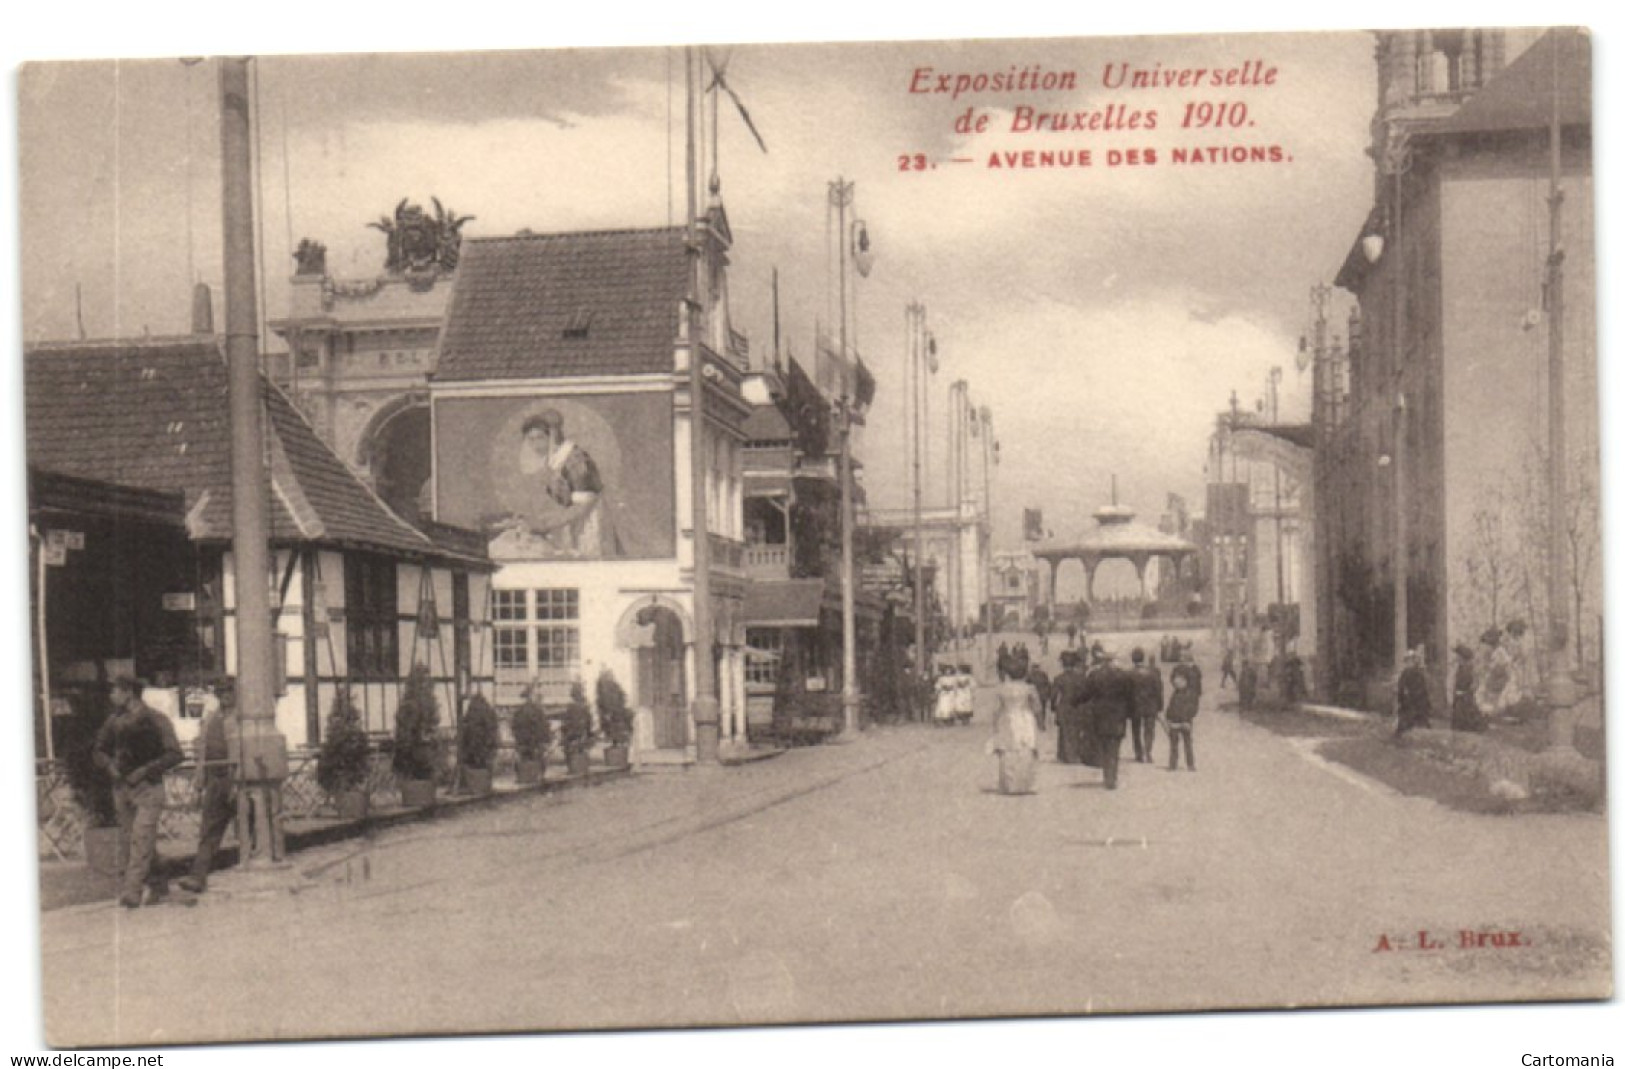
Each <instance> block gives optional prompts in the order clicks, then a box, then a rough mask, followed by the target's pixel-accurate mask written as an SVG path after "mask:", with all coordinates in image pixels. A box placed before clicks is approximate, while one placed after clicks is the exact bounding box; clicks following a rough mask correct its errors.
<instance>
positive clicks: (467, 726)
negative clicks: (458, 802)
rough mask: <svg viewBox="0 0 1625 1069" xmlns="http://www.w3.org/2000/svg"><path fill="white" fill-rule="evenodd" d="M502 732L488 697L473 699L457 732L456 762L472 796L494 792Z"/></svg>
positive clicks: (475, 697) (479, 696) (475, 696)
mask: <svg viewBox="0 0 1625 1069" xmlns="http://www.w3.org/2000/svg"><path fill="white" fill-rule="evenodd" d="M499 731H500V727H499V725H498V724H497V711H496V710H495V709H493V708H491V703H490V702H488V701H486V700H485V695H483V694H476V695H474V697H472V698H470V699H469V702H468V708H467V709H465V710H464V711H463V723H462V726H461V727H460V728H459V729H458V732H457V760H458V763H459V764H460V765H462V769H463V787H464V789H466V790H467V791H468V792H469V793H470V794H490V793H491V762H492V760H493V759H494V758H495V757H496V753H497V742H498V741H499Z"/></svg>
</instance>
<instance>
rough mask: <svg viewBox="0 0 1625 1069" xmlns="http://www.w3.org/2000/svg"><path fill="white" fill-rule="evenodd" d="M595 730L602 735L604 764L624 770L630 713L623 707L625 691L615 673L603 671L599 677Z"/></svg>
mask: <svg viewBox="0 0 1625 1069" xmlns="http://www.w3.org/2000/svg"><path fill="white" fill-rule="evenodd" d="M597 697H598V727H599V730H601V731H602V732H603V733H604V738H605V740H606V745H605V746H604V764H606V765H608V766H609V767H610V768H625V767H627V765H628V764H630V763H631V762H630V761H629V757H630V755H631V745H632V710H631V709H629V708H627V705H626V691H625V690H624V689H622V687H621V685H620V683H618V682H616V680H615V674H614V673H613V672H611V671H610V670H609V669H607V668H606V669H604V670H603V671H602V672H600V673H599V675H598V694H597Z"/></svg>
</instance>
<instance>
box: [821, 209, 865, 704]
mask: <svg viewBox="0 0 1625 1069" xmlns="http://www.w3.org/2000/svg"><path fill="white" fill-rule="evenodd" d="M852 187H853V183H851V182H847V181H844V180H842V179H840V178H837V179H835V181H834V182H832V183H830V187H829V190H830V200H831V201H832V202H833V203H834V206H835V211H836V228H835V229H836V238H835V240H836V255H837V258H838V259H839V261H840V263H839V267H838V269H837V283H838V286H839V292H840V328H839V329H840V333H839V342H840V350H839V351H840V360H841V363H840V365H839V370H840V373H841V383H840V398H839V400H838V402H837V413H838V415H839V418H840V428H839V429H840V435H841V440H840V446H841V452H840V480H841V712H842V720H843V723H844V725H845V730H846V731H847V733H848V734H856V732H857V730H858V705H859V702H860V697H859V693H858V636H857V624H858V613H857V590H856V589H855V588H856V585H857V568H856V566H855V563H854V560H853V545H852V541H853V526H854V522H855V518H854V515H853V507H852V386H851V378H852V376H851V375H850V374H849V373H848V372H847V368H846V361H847V360H848V356H847V350H846V255H847V249H846V242H847V233H846V208H847V205H848V204H850V203H852Z"/></svg>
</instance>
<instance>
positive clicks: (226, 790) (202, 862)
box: [179, 679, 242, 894]
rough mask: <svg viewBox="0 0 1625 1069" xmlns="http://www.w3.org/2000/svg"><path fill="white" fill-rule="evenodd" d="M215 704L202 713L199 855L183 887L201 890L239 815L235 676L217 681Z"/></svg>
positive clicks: (198, 756)
mask: <svg viewBox="0 0 1625 1069" xmlns="http://www.w3.org/2000/svg"><path fill="white" fill-rule="evenodd" d="M212 705H213V707H212V708H210V709H209V711H208V712H207V713H205V714H204V716H203V724H202V726H201V727H199V729H198V735H197V752H196V763H197V793H198V801H199V805H200V807H201V809H202V819H201V822H200V824H199V826H198V837H197V856H196V857H194V858H193V859H192V872H191V875H189V876H184V877H182V878H181V880H180V881H179V882H180V885H181V888H182V889H183V890H186V891H191V892H192V893H193V894H200V893H202V892H203V891H204V890H205V889H207V887H208V884H209V870H210V869H211V868H212V867H213V866H214V855H215V853H216V852H217V851H218V850H219V849H220V841H221V840H222V839H224V838H225V835H226V829H227V828H229V827H231V821H232V818H234V817H235V816H236V815H237V762H238V761H239V759H240V752H241V748H242V727H241V722H240V721H239V719H238V717H237V688H236V683H235V681H233V680H230V679H225V680H222V681H220V682H219V683H217V684H215V688H214V701H213V703H212Z"/></svg>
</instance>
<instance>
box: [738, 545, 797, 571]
mask: <svg viewBox="0 0 1625 1069" xmlns="http://www.w3.org/2000/svg"><path fill="white" fill-rule="evenodd" d="M745 575H747V576H748V577H750V578H751V579H788V578H790V547H789V546H788V545H783V544H780V545H766V544H757V545H749V546H746V547H745Z"/></svg>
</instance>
